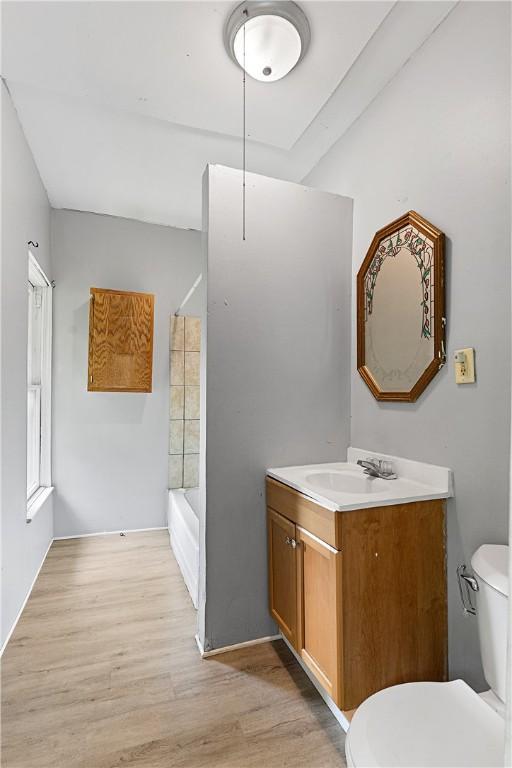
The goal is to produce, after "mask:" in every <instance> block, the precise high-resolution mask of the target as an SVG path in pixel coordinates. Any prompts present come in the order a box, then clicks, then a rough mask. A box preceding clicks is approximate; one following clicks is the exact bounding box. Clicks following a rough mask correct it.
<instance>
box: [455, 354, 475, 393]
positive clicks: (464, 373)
mask: <svg viewBox="0 0 512 768" xmlns="http://www.w3.org/2000/svg"><path fill="white" fill-rule="evenodd" d="M454 358H455V381H456V383H457V384H473V382H474V381H475V350H474V349H473V348H472V347H466V348H465V349H456V350H455V353H454ZM462 360H463V362H462Z"/></svg>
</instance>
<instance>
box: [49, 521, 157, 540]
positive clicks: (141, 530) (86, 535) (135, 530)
mask: <svg viewBox="0 0 512 768" xmlns="http://www.w3.org/2000/svg"><path fill="white" fill-rule="evenodd" d="M166 530H167V526H166V525H158V526H156V527H155V528H121V529H120V530H119V531H98V532H97V533H77V534H75V535H73V536H55V537H54V539H53V541H66V539H88V538H89V536H115V535H116V534H117V535H120V534H121V533H144V531H166Z"/></svg>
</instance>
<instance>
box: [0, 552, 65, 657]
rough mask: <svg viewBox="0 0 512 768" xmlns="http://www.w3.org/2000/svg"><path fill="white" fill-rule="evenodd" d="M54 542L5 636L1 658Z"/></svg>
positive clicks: (44, 556)
mask: <svg viewBox="0 0 512 768" xmlns="http://www.w3.org/2000/svg"><path fill="white" fill-rule="evenodd" d="M52 544H53V539H50V543H49V544H48V547H47V549H46V552H45V553H44V555H43V559H42V560H41V562H40V564H39V568H38V569H37V571H36V575H35V576H34V578H33V579H32V584H31V585H30V587H29V590H28V592H27V594H26V596H25V599H24V601H23V603H22V606H21V608H20V609H19V611H18V614H17V616H16V618H15V619H14V621H13V624H12V627H11V628H10V630H9V632H8V633H7V637H6V638H5V640H4V643H3V645H2V647H1V648H0V658H1V656H2V654H3V652H4V651H5V649H6V648H7V643H8V642H9V640H10V639H11V635H12V633H13V632H14V630H15V629H16V625H17V623H18V621H19V620H20V617H21V614H22V613H23V611H24V610H25V606H26V604H27V602H28V599H29V597H30V595H31V594H32V590H33V589H34V584H35V583H36V581H37V577H38V576H39V573H40V572H41V568H42V567H43V565H44V561H45V560H46V556H47V554H48V552H49V551H50V547H51V545H52Z"/></svg>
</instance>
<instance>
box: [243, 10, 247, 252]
mask: <svg viewBox="0 0 512 768" xmlns="http://www.w3.org/2000/svg"><path fill="white" fill-rule="evenodd" d="M244 13H246V14H247V11H244ZM243 71H244V74H243V141H242V165H243V170H242V240H245V158H246V155H245V152H246V148H245V123H246V108H245V107H246V96H245V23H244V66H243Z"/></svg>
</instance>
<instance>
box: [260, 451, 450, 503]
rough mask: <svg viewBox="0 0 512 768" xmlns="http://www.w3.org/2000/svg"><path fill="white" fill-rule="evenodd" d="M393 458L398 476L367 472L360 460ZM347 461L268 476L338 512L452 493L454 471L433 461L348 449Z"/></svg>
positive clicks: (273, 472) (284, 469)
mask: <svg viewBox="0 0 512 768" xmlns="http://www.w3.org/2000/svg"><path fill="white" fill-rule="evenodd" d="M368 457H374V458H381V459H386V460H388V461H391V463H392V465H393V470H394V471H395V472H396V474H397V476H398V477H397V478H396V479H393V480H383V479H382V478H380V477H370V476H369V475H366V474H365V473H364V471H363V468H362V467H360V466H358V464H357V461H358V459H366V458H368ZM347 458H348V461H337V462H334V463H329V464H309V465H306V466H300V467H279V468H277V469H268V470H267V475H269V476H270V477H273V478H274V479H275V480H278V481H279V482H281V483H284V484H285V485H288V486H290V488H295V490H297V491H299V492H300V493H303V494H304V495H305V496H308V497H309V498H311V499H313V500H314V501H317V502H318V503H319V504H321V505H322V506H323V507H325V508H326V509H330V510H332V511H335V512H342V511H344V510H352V509H362V508H363V507H380V506H383V505H386V504H403V503H409V502H412V501H423V500H425V499H447V498H449V497H450V496H453V481H452V473H451V470H450V469H448V468H447V467H438V466H435V465H433V464H425V463H422V462H417V461H411V460H410V459H402V458H400V457H398V456H386V455H384V454H376V453H373V452H372V451H366V450H361V449H359V448H352V447H351V448H349V449H348V455H347Z"/></svg>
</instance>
